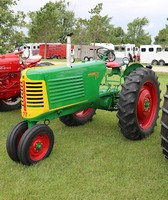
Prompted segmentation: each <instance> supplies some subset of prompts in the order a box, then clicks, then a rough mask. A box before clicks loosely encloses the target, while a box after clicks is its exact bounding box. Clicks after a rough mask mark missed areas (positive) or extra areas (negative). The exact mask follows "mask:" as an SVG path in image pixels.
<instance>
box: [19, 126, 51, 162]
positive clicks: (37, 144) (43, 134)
mask: <svg viewBox="0 0 168 200" xmlns="http://www.w3.org/2000/svg"><path fill="white" fill-rule="evenodd" d="M53 145H54V134H53V132H52V130H51V129H50V128H49V127H48V126H47V125H41V124H36V125H34V126H32V127H31V128H29V129H27V131H26V132H25V133H24V134H23V136H22V138H21V140H20V142H19V146H18V157H19V159H20V162H21V163H22V164H24V165H31V164H34V163H37V162H38V161H40V160H42V159H45V158H47V157H48V156H49V155H50V153H51V151H52V148H53Z"/></svg>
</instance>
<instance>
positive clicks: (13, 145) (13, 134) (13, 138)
mask: <svg viewBox="0 0 168 200" xmlns="http://www.w3.org/2000/svg"><path fill="white" fill-rule="evenodd" d="M27 129H28V124H27V122H26V121H21V122H19V123H18V124H16V125H15V126H14V127H13V128H12V130H11V131H10V133H9V135H8V138H7V141H6V150H7V153H8V155H9V157H10V158H11V159H12V160H13V161H15V162H19V158H18V154H17V148H18V145H19V142H20V139H21V137H22V135H23V134H24V132H25V131H26V130H27Z"/></svg>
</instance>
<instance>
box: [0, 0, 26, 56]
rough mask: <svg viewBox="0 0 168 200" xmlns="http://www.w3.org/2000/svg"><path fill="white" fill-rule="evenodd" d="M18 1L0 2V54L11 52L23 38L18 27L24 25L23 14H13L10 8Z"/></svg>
mask: <svg viewBox="0 0 168 200" xmlns="http://www.w3.org/2000/svg"><path fill="white" fill-rule="evenodd" d="M17 1H18V0H1V1H0V16H1V17H0V36H1V38H0V54H3V53H6V52H10V51H12V50H13V49H14V48H15V47H16V46H19V45H21V41H22V40H23V38H24V34H23V32H21V31H19V29H18V28H19V27H22V26H24V25H25V23H24V21H23V20H24V18H25V15H24V13H23V12H17V13H15V12H14V11H13V10H12V6H14V5H16V4H17Z"/></svg>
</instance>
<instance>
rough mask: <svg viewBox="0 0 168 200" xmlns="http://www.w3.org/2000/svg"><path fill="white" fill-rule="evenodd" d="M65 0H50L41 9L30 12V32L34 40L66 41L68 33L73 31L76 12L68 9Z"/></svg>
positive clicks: (45, 41)
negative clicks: (53, 0)
mask: <svg viewBox="0 0 168 200" xmlns="http://www.w3.org/2000/svg"><path fill="white" fill-rule="evenodd" d="M68 5H69V3H65V0H60V1H56V2H55V3H53V2H49V3H47V4H45V5H44V7H42V8H41V9H40V10H39V11H36V12H29V17H30V23H29V26H28V29H29V31H28V34H29V37H30V39H31V40H32V42H44V43H47V42H61V43H64V42H66V40H65V39H66V35H67V34H68V33H69V32H71V31H72V27H73V25H74V20H75V19H74V13H73V12H72V11H68V10H67V6H68Z"/></svg>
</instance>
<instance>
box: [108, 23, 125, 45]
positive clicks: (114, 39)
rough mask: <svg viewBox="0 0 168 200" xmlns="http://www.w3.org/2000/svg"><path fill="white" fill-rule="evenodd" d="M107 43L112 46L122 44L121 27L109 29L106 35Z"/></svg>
mask: <svg viewBox="0 0 168 200" xmlns="http://www.w3.org/2000/svg"><path fill="white" fill-rule="evenodd" d="M108 35H109V36H108V38H109V42H110V43H112V44H124V37H125V32H124V30H123V29H122V28H121V27H116V28H115V27H113V25H111V29H110V30H109V34H108Z"/></svg>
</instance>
